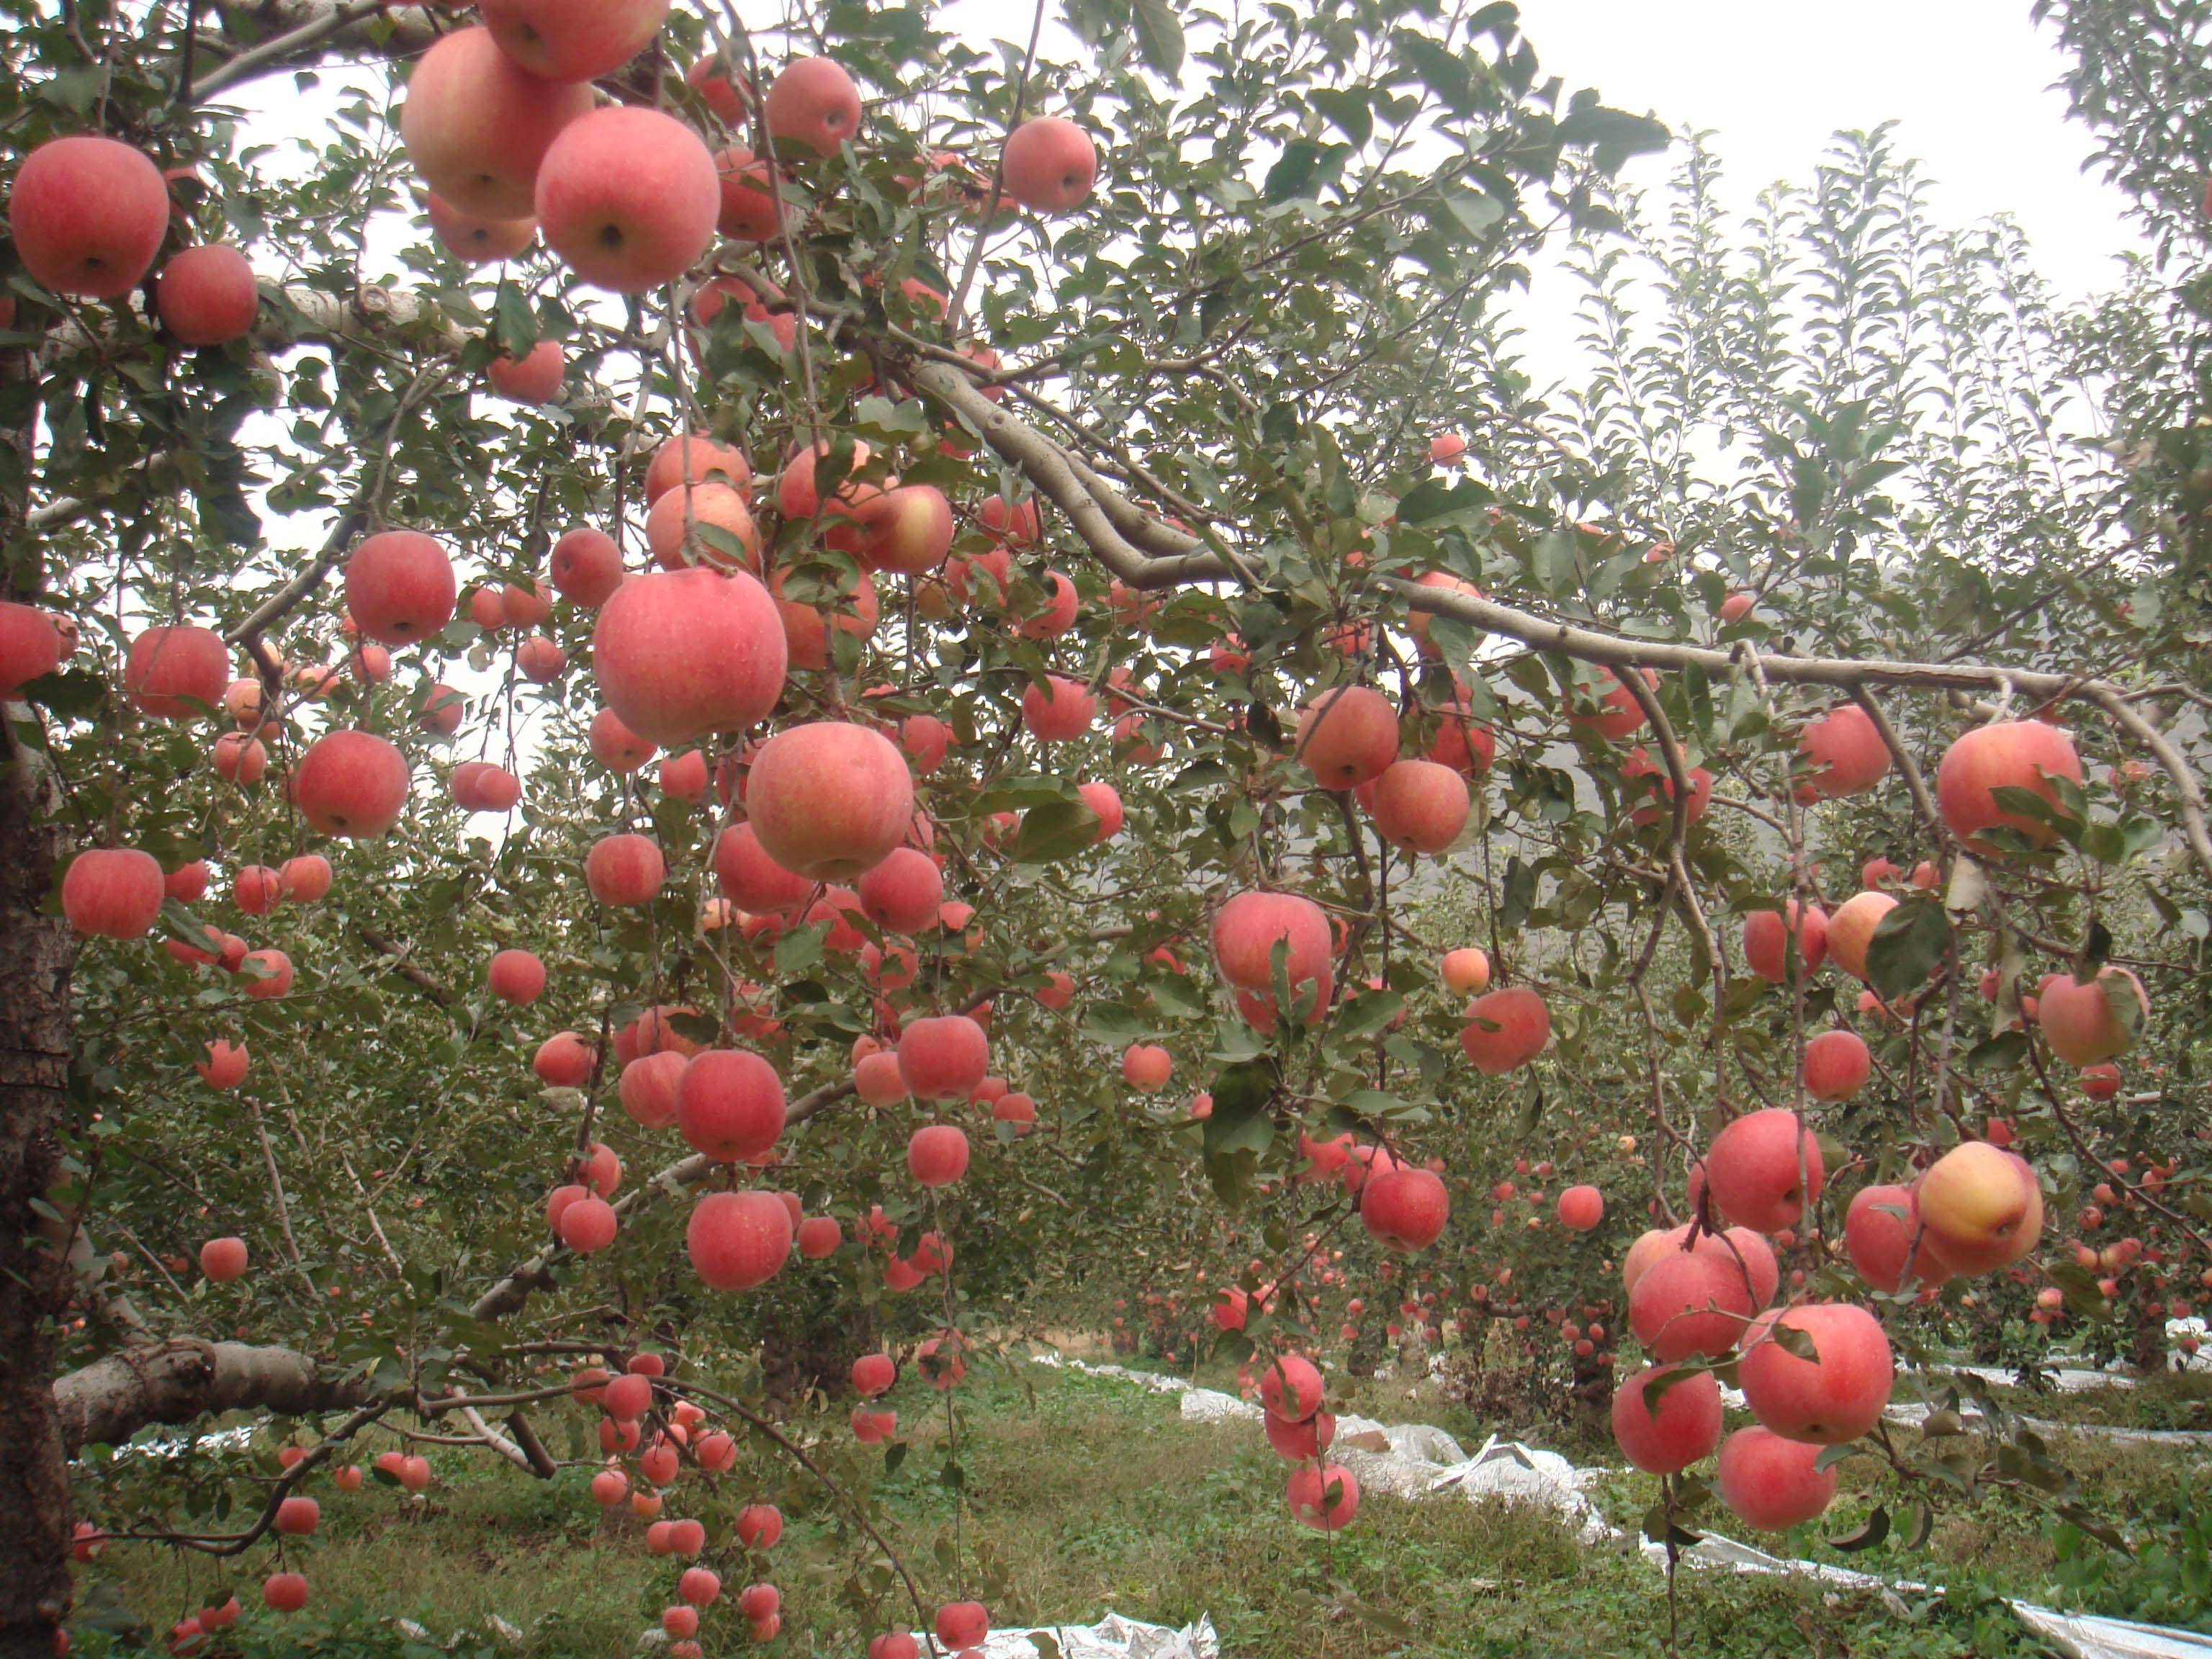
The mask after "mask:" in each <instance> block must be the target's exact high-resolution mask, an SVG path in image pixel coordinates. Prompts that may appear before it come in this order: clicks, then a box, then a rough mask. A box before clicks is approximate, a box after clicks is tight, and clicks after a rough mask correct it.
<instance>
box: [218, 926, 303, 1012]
mask: <svg viewBox="0 0 2212 1659" xmlns="http://www.w3.org/2000/svg"><path fill="white" fill-rule="evenodd" d="M223 960H224V961H225V962H226V963H228V961H229V960H230V943H229V941H228V939H225V941H224V943H223ZM238 972H239V973H240V975H242V976H243V977H244V978H245V981H246V983H245V985H244V986H243V987H241V988H243V989H244V991H245V992H246V995H248V996H250V997H253V998H255V999H257V1000H260V1001H264V1002H268V1001H273V1000H276V998H278V997H281V996H283V995H285V994H287V993H289V991H290V990H291V988H292V958H291V957H289V956H287V955H286V954H285V953H284V952H283V951H276V950H261V951H246V953H245V954H244V955H243V956H241V957H240V958H239V962H238Z"/></svg>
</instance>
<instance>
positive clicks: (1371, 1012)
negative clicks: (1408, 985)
mask: <svg viewBox="0 0 2212 1659" xmlns="http://www.w3.org/2000/svg"><path fill="white" fill-rule="evenodd" d="M1405 1009H1406V999H1405V998H1403V997H1401V996H1400V995H1399V994H1397V993H1396V992H1395V991H1364V992H1362V993H1361V994H1359V995H1358V996H1356V997H1354V998H1353V999H1352V1000H1351V1001H1350V1002H1348V1003H1346V1005H1345V1006H1344V1012H1342V1013H1340V1014H1339V1015H1338V1016H1337V1017H1336V1034H1337V1036H1340V1037H1341V1038H1343V1039H1344V1040H1345V1041H1346V1042H1356V1041H1358V1039H1359V1038H1361V1037H1364V1036H1373V1035H1374V1034H1375V1033H1376V1032H1377V1031H1379V1030H1382V1029H1383V1027H1384V1026H1386V1025H1388V1024H1389V1023H1390V1022H1391V1021H1392V1020H1394V1019H1395V1018H1398V1016H1399V1015H1400V1014H1401V1013H1403V1012H1405Z"/></svg>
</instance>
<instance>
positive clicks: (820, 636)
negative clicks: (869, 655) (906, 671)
mask: <svg viewBox="0 0 2212 1659" xmlns="http://www.w3.org/2000/svg"><path fill="white" fill-rule="evenodd" d="M783 584H784V570H783V568H782V567H781V566H778V567H777V568H775V569H773V570H771V571H769V579H768V591H769V596H770V597H771V598H773V599H775V610H776V615H777V616H779V617H781V618H782V619H783V638H784V651H785V654H786V656H787V659H789V661H790V664H791V665H792V666H793V668H811V669H826V668H828V667H829V666H830V665H831V656H830V647H829V635H830V634H831V632H832V631H833V630H834V631H835V632H837V633H840V634H848V635H852V636H853V637H854V639H858V640H865V639H866V638H868V637H869V636H870V635H872V634H873V633H874V632H875V631H876V624H877V623H878V621H879V620H880V619H881V616H882V611H881V609H880V606H879V605H878V600H877V599H876V584H875V580H874V579H873V578H872V577H871V576H870V575H869V574H868V573H867V572H866V571H865V570H863V571H860V573H858V575H857V576H856V578H855V580H854V587H853V592H852V595H851V598H850V599H849V601H848V600H845V599H830V600H829V602H828V603H827V604H823V603H820V602H817V601H814V600H799V599H785V598H784V597H783Z"/></svg>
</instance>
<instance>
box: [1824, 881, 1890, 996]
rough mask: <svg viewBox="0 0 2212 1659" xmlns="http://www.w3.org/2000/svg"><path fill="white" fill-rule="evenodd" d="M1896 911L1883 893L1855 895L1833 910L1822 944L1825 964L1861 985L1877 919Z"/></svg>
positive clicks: (1878, 922)
mask: <svg viewBox="0 0 2212 1659" xmlns="http://www.w3.org/2000/svg"><path fill="white" fill-rule="evenodd" d="M1895 908H1897V901H1896V900H1895V899H1893V898H1892V897H1890V896H1889V895H1888V894H1887V893H1873V892H1867V893H1857V894H1854V895H1853V896H1851V897H1850V898H1847V899H1845V900H1844V902H1842V903H1841V904H1839V905H1838V906H1837V907H1836V912H1835V914H1834V915H1832V916H1830V917H1829V918H1828V931H1827V933H1826V935H1825V940H1826V945H1827V950H1828V960H1829V961H1831V962H1832V963H1835V964H1836V966H1838V968H1840V969H1843V970H1844V972H1845V973H1847V974H1849V975H1850V976H1851V977H1852V978H1853V979H1856V980H1859V981H1864V980H1865V979H1866V976H1867V965H1866V953H1867V946H1868V945H1870V944H1872V943H1873V942H1874V930H1875V928H1877V927H1880V926H1881V919H1882V918H1883V917H1884V916H1886V915H1888V914H1889V913H1890V912H1891V911H1892V910H1894V909H1895Z"/></svg>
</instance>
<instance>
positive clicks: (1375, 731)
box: [1294, 685, 1398, 790]
mask: <svg viewBox="0 0 2212 1659" xmlns="http://www.w3.org/2000/svg"><path fill="white" fill-rule="evenodd" d="M1294 752H1295V756H1296V758H1297V760H1298V761H1299V762H1300V763H1303V764H1304V766H1305V767H1306V769H1308V770H1309V771H1310V772H1311V773H1312V774H1313V775H1314V781H1316V782H1317V783H1318V784H1320V785H1321V787H1322V788H1324V789H1332V790H1346V789H1351V788H1354V787H1358V785H1360V784H1363V783H1365V782H1368V781H1370V780H1371V779H1374V778H1379V777H1380V776H1382V775H1383V771H1384V770H1385V769H1387V768H1388V767H1389V765H1390V763H1392V762H1393V761H1395V760H1396V759H1397V757H1398V714H1397V711H1396V710H1395V709H1394V708H1391V707H1390V703H1389V699H1387V698H1386V697H1384V696H1383V694H1382V693H1381V692H1379V691H1376V690H1373V689H1372V688H1371V687H1369V686H1364V685H1346V686H1342V687H1338V688H1334V689H1332V690H1327V691H1323V692H1321V693H1319V694H1318V695H1316V696H1315V697H1314V698H1313V700H1312V701H1311V702H1308V703H1307V704H1306V706H1305V708H1303V709H1302V710H1300V711H1299V714H1298V732H1297V747H1296V750H1295V751H1294Z"/></svg>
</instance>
